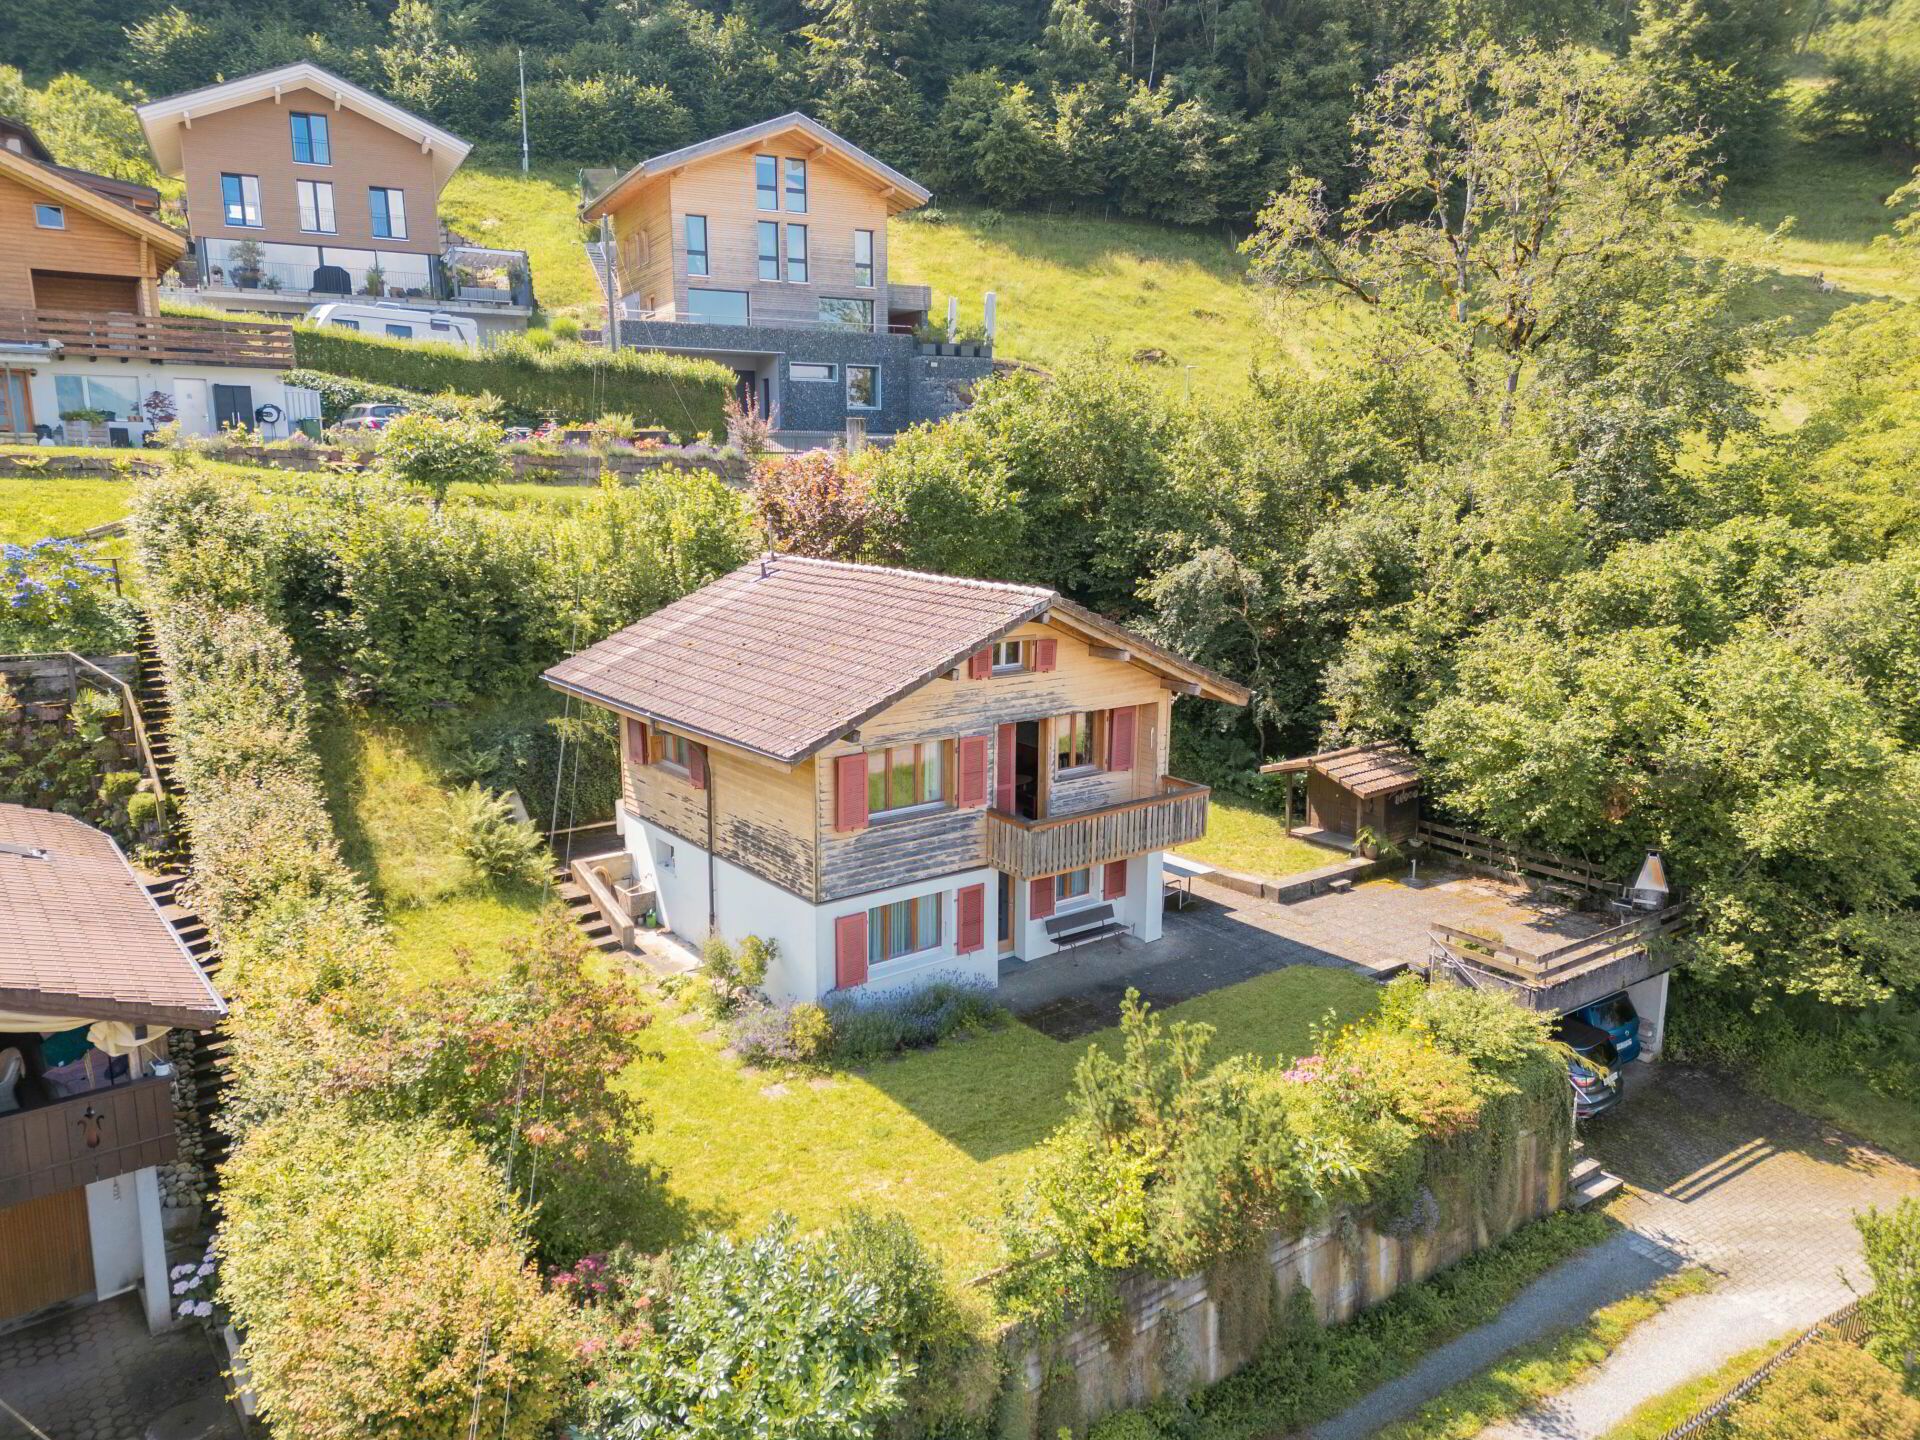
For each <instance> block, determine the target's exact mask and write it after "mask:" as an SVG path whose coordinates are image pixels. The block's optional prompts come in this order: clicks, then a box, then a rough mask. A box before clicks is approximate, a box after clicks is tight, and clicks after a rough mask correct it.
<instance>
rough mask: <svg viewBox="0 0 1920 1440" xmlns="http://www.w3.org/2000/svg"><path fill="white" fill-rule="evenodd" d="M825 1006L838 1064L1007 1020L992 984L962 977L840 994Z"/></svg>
mask: <svg viewBox="0 0 1920 1440" xmlns="http://www.w3.org/2000/svg"><path fill="white" fill-rule="evenodd" d="M823 1008H824V1009H825V1010H826V1015H827V1023H828V1025H830V1026H831V1027H832V1030H833V1045H832V1049H831V1050H830V1052H829V1054H828V1058H829V1059H830V1060H831V1061H832V1062H833V1063H834V1064H836V1065H864V1064H868V1063H870V1062H872V1061H874V1060H879V1059H883V1058H884V1057H886V1056H888V1055H892V1054H896V1053H898V1052H899V1051H901V1050H911V1049H918V1048H920V1047H923V1046H927V1045H937V1044H939V1043H940V1042H941V1041H942V1040H944V1039H946V1038H947V1037H948V1036H950V1035H954V1034H957V1033H960V1032H968V1033H971V1032H975V1031H979V1030H985V1029H987V1028H989V1027H991V1026H994V1025H998V1024H1000V1023H1002V1022H1003V1021H1004V1020H1005V1019H1006V1011H1005V1009H1003V1008H1002V1006H1001V1005H1000V1002H999V1001H998V1000H996V999H995V998H994V994H993V987H992V986H991V985H989V984H987V983H985V982H984V981H979V980H973V979H969V978H962V977H955V978H953V979H951V980H934V981H930V982H929V983H927V984H925V985H920V986H917V987H915V988H914V989H911V990H893V991H887V992H885V993H883V994H880V995H876V996H872V997H867V996H861V997H858V998H856V997H855V996H852V995H835V996H831V997H829V998H828V1000H827V1002H826V1004H825V1006H824V1007H823Z"/></svg>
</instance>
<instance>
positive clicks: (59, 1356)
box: [0, 1295, 242, 1440]
mask: <svg viewBox="0 0 1920 1440" xmlns="http://www.w3.org/2000/svg"><path fill="white" fill-rule="evenodd" d="M223 1368H224V1361H223V1358H222V1354H221V1352H219V1351H217V1350H216V1349H215V1347H214V1340H213V1337H212V1336H211V1335H209V1334H208V1333H207V1332H206V1331H205V1330H203V1329H201V1328H200V1327H199V1326H190V1327H188V1328H185V1329H181V1330H172V1331H169V1332H167V1333H166V1334H164V1335H149V1334H148V1333H147V1322H146V1317H145V1316H144V1314H143V1313H142V1311H141V1308H140V1299H139V1297H138V1296H137V1295H119V1296H116V1297H115V1298H113V1299H112V1300H107V1301H104V1302H103V1303H101V1304H99V1305H89V1306H86V1307H85V1308H83V1309H78V1310H70V1311H68V1312H66V1313H65V1314H63V1315H56V1316H54V1317H53V1318H52V1319H51V1320H43V1321H41V1322H40V1323H39V1324H38V1325H30V1326H28V1327H27V1328H26V1329H24V1330H14V1331H11V1332H9V1333H7V1334H5V1335H0V1401H4V1402H5V1404H6V1405H7V1406H8V1407H10V1408H11V1409H12V1410H14V1411H17V1412H18V1413H19V1415H21V1416H23V1417H25V1419H26V1420H27V1421H29V1422H31V1424H32V1425H33V1426H35V1427H36V1428H37V1429H38V1430H40V1431H41V1432H43V1433H44V1434H45V1435H47V1436H48V1437H49V1440H148V1437H149V1436H151V1437H152V1440H242V1437H241V1431H240V1426H239V1422H238V1421H237V1420H236V1419H235V1418H234V1415H233V1410H232V1408H231V1407H230V1406H229V1405H228V1404H227V1401H226V1382H225V1380H224V1379H223V1378H222V1371H223ZM33 1434H34V1432H33V1430H29V1429H28V1428H27V1427H26V1426H25V1425H22V1424H21V1423H20V1421H19V1420H18V1419H15V1418H14V1416H12V1415H9V1414H8V1413H7V1410H6V1409H0V1440H32V1437H33Z"/></svg>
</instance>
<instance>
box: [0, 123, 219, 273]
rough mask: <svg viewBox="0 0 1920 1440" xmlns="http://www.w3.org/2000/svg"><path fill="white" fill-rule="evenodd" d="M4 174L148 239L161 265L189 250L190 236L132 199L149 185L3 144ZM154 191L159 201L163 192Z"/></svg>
mask: <svg viewBox="0 0 1920 1440" xmlns="http://www.w3.org/2000/svg"><path fill="white" fill-rule="evenodd" d="M0 175H5V176H8V177H10V178H12V179H15V180H18V181H19V182H20V183H21V184H23V185H25V186H27V187H28V188H29V189H32V190H38V191H39V192H40V193H41V194H43V195H45V196H46V197H47V198H48V199H50V200H55V201H58V202H60V203H61V204H64V205H73V206H77V207H78V208H79V209H80V210H82V211H84V212H85V213H87V214H89V215H92V216H93V217H94V218H95V219H98V220H103V221H105V222H106V223H107V224H109V225H111V226H113V227H114V228H115V229H117V230H124V231H126V232H127V233H128V234H130V235H133V236H136V237H138V238H139V239H142V240H145V241H146V242H147V244H148V245H149V246H150V247H151V248H152V249H153V251H154V252H155V255H156V256H157V257H158V260H159V265H158V267H157V268H159V269H165V268H166V267H167V266H168V265H171V264H172V263H173V262H174V261H175V260H178V259H179V258H180V257H181V256H182V255H184V254H185V253H186V249H187V237H186V236H184V235H182V234H181V233H180V232H179V231H177V230H171V229H168V228H167V227H166V226H165V225H162V224H161V223H160V222H159V221H158V220H156V219H154V218H153V217H152V216H150V215H146V214H143V213H141V211H140V210H139V209H137V208H136V207H135V206H134V205H133V204H132V203H130V196H129V194H128V193H127V192H130V191H134V190H144V189H146V188H147V187H145V186H139V185H134V184H132V183H131V182H128V181H121V180H110V179H107V178H106V177H103V176H94V175H91V174H89V173H88V172H87V171H84V170H71V169H68V168H67V167H66V166H64V165H49V164H46V163H44V162H42V161H39V160H35V159H33V158H31V157H30V156H28V155H27V154H26V153H25V152H24V151H16V150H9V149H7V148H6V147H5V146H0ZM151 193H152V194H153V196H154V201H155V204H156V205H157V204H158V202H159V192H158V191H153V192H151Z"/></svg>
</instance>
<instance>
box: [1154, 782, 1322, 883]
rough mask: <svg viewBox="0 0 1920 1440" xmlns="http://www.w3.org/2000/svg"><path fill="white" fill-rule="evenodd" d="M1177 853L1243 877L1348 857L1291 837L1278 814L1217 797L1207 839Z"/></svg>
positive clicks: (1210, 810)
mask: <svg viewBox="0 0 1920 1440" xmlns="http://www.w3.org/2000/svg"><path fill="white" fill-rule="evenodd" d="M1176 853H1177V854H1181V855H1185V856H1187V857H1189V858H1190V859H1194V860H1198V861H1200V862H1201V863H1202V864H1203V865H1218V866H1219V867H1220V868H1221V869H1223V870H1238V871H1240V872H1241V873H1242V874H1246V875H1294V874H1297V873H1299V872H1300V871H1302V870H1318V869H1319V868H1320V867H1321V866H1322V865H1331V864H1333V863H1334V862H1335V861H1337V860H1343V859H1345V858H1346V852H1345V851H1342V850H1330V849H1328V848H1327V847H1326V846H1324V845H1310V844H1308V843H1307V842H1306V841H1304V840H1296V839H1294V838H1293V836H1291V835H1289V834H1287V826H1286V821H1285V820H1284V819H1282V818H1281V817H1280V816H1278V815H1273V814H1269V813H1268V812H1267V811H1265V810H1256V809H1255V808H1254V807H1253V806H1251V805H1243V804H1241V803H1240V802H1238V801H1235V800H1227V799H1223V798H1222V797H1220V796H1218V795H1216V796H1214V797H1213V799H1212V801H1211V802H1210V803H1209V805H1208V807H1207V834H1206V838H1205V839H1203V840H1199V841H1196V842H1195V843H1194V844H1192V845H1182V846H1181V847H1180V848H1179V850H1178V851H1177V852H1176Z"/></svg>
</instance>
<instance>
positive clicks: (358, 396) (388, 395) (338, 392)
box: [287, 370, 461, 425]
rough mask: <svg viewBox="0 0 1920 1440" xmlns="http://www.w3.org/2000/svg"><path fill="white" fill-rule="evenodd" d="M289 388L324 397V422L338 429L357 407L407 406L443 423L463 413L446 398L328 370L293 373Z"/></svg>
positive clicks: (321, 401) (321, 413)
mask: <svg viewBox="0 0 1920 1440" xmlns="http://www.w3.org/2000/svg"><path fill="white" fill-rule="evenodd" d="M287 384H289V385H296V386H298V387H299V388H300V389H302V390H312V391H315V392H317V393H318V394H319V396H320V419H321V420H322V422H324V423H325V424H328V425H337V424H338V423H339V422H340V417H341V416H343V415H345V414H346V413H347V411H348V410H350V409H351V408H353V407H354V406H355V405H405V406H406V407H407V408H408V409H410V410H420V411H424V412H425V413H427V414H429V415H438V416H440V417H441V418H442V419H448V420H450V419H452V418H454V417H455V416H456V415H458V414H459V413H460V408H461V407H460V405H458V404H456V403H454V402H453V400H452V399H451V398H449V397H446V396H440V395H423V394H421V393H420V392H419V391H418V390H407V389H403V388H402V387H400V386H398V385H377V384H375V383H374V382H373V381H371V380H356V379H354V378H353V376H351V375H329V374H327V373H326V371H324V370H289V371H288V372H287Z"/></svg>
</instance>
